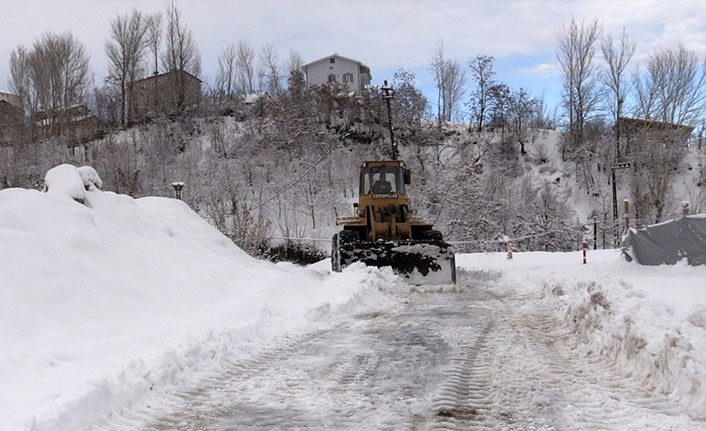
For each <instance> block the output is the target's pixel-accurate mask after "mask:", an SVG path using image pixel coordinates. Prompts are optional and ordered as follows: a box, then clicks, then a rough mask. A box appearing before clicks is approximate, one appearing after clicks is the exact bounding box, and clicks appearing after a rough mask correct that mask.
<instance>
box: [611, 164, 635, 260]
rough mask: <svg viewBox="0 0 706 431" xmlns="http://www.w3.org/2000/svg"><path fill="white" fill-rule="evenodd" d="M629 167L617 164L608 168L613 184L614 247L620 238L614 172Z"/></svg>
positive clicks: (628, 165)
mask: <svg viewBox="0 0 706 431" xmlns="http://www.w3.org/2000/svg"><path fill="white" fill-rule="evenodd" d="M630 166H631V163H630V162H627V161H626V162H617V163H616V164H615V166H613V167H612V168H610V177H611V182H612V183H613V184H612V186H613V223H614V224H615V226H613V231H614V233H615V245H616V246H617V245H618V241H619V238H620V234H619V233H618V190H617V186H616V185H615V178H616V175H615V171H616V169H627V168H629V167H630Z"/></svg>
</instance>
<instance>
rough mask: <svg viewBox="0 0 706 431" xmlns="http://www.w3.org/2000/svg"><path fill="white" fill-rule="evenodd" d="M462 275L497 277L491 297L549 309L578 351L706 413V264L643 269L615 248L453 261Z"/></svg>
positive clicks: (693, 413) (696, 415)
mask: <svg viewBox="0 0 706 431" xmlns="http://www.w3.org/2000/svg"><path fill="white" fill-rule="evenodd" d="M457 264H458V266H459V267H460V268H462V270H461V271H460V274H461V276H462V278H463V276H464V275H465V277H466V278H468V279H479V278H480V279H483V280H495V282H494V283H493V287H492V288H493V293H495V294H497V295H499V296H515V297H518V298H522V299H523V301H526V302H527V303H531V304H532V305H531V306H546V307H547V308H549V309H553V310H554V312H556V313H557V314H558V315H559V316H560V317H562V318H563V319H565V321H566V322H567V324H568V325H569V326H570V327H571V328H573V330H574V331H575V332H576V334H577V335H578V338H579V340H580V341H581V343H582V344H581V345H579V346H577V347H578V348H579V349H580V350H579V351H580V353H581V354H582V355H583V356H584V357H586V358H589V359H593V360H597V359H599V358H600V360H605V361H608V362H610V363H611V364H614V365H616V366H617V367H616V368H617V369H619V370H623V371H624V372H625V376H626V377H629V378H632V379H637V380H639V381H640V382H641V383H642V384H643V385H644V387H647V388H651V389H653V390H654V391H659V392H660V393H663V394H666V395H668V396H669V397H670V398H673V399H674V400H675V401H676V402H678V403H679V404H680V405H681V406H682V407H684V409H685V410H686V411H687V412H689V414H690V415H691V416H692V417H694V418H696V419H705V418H706V414H705V413H704V412H706V266H688V265H687V264H686V262H683V261H682V262H680V263H678V264H676V265H671V266H670V265H662V266H655V267H645V266H641V265H637V264H634V263H628V262H626V261H625V260H624V259H623V258H622V257H621V256H620V254H619V252H618V251H617V250H600V251H589V252H588V263H587V264H586V265H584V264H582V256H581V252H572V253H543V252H527V253H515V254H514V255H513V259H512V260H508V259H507V258H506V255H505V253H489V254H467V255H460V256H457Z"/></svg>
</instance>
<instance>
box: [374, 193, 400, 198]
mask: <svg viewBox="0 0 706 431" xmlns="http://www.w3.org/2000/svg"><path fill="white" fill-rule="evenodd" d="M396 197H397V193H373V199H395V198H396Z"/></svg>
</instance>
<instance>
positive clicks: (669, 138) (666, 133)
mask: <svg viewBox="0 0 706 431" xmlns="http://www.w3.org/2000/svg"><path fill="white" fill-rule="evenodd" d="M693 131H694V127H693V126H686V125H682V124H672V123H665V122H661V121H655V120H649V119H647V120H644V119H640V118H624V117H620V118H619V119H618V134H619V136H620V153H621V154H622V155H627V156H628V157H629V155H630V152H631V147H633V146H634V145H635V142H637V141H638V140H639V141H640V142H650V143H654V144H662V145H686V143H687V142H688V140H689V136H691V133H692V132H693Z"/></svg>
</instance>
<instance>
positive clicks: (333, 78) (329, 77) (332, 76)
mask: <svg viewBox="0 0 706 431" xmlns="http://www.w3.org/2000/svg"><path fill="white" fill-rule="evenodd" d="M328 82H336V75H335V74H333V73H332V74H330V75H329V76H328Z"/></svg>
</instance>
